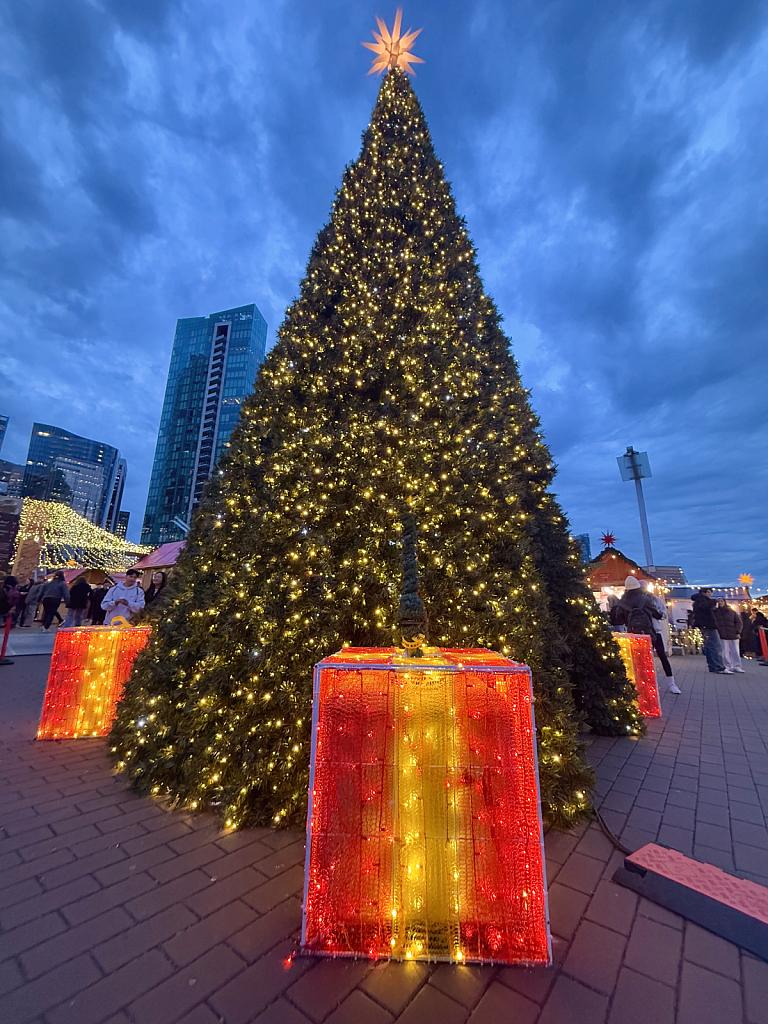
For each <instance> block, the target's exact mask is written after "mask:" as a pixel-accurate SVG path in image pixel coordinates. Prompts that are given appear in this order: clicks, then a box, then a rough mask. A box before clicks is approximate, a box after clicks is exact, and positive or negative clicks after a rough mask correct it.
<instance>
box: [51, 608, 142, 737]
mask: <svg viewBox="0 0 768 1024" xmlns="http://www.w3.org/2000/svg"><path fill="white" fill-rule="evenodd" d="M151 631H152V630H151V627H150V626H137V627H134V628H128V629H119V628H117V627H114V626H85V627H82V628H77V629H60V630H59V631H58V632H57V633H56V641H55V643H54V647H53V655H52V657H51V668H50V671H49V673H48V685H47V687H46V689H45V698H44V700H43V713H42V715H41V716H40V728H39V729H38V731H37V738H38V739H39V740H57V739H65V738H66V739H76V738H78V737H83V736H106V735H107V733H108V732H109V730H110V728H111V727H112V720H113V719H114V717H115V705H116V704H117V702H118V701H119V700H120V697H121V696H122V693H123V687H124V686H125V684H126V682H127V681H128V677H129V676H130V674H131V668H132V667H133V662H134V659H135V658H136V655H137V654H138V653H139V651H140V650H141V649H142V647H144V645H145V644H146V642H147V640H148V638H149V634H150V633H151Z"/></svg>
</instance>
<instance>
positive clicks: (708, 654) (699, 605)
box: [693, 587, 733, 676]
mask: <svg viewBox="0 0 768 1024" xmlns="http://www.w3.org/2000/svg"><path fill="white" fill-rule="evenodd" d="M693 624H694V626H695V627H696V628H697V629H700V630H701V634H702V636H703V637H704V656H705V658H706V659H707V667H708V668H709V671H710V672H715V673H716V674H717V675H726V676H730V675H733V672H732V670H731V669H729V668H728V667H727V665H726V664H725V660H724V658H723V644H722V641H721V640H720V634H719V633H718V631H717V622H716V621H715V602H714V601H713V600H712V588H711V587H700V588H699V592H698V593H697V594H694V595H693Z"/></svg>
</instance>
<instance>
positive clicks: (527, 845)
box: [301, 648, 552, 966]
mask: <svg viewBox="0 0 768 1024" xmlns="http://www.w3.org/2000/svg"><path fill="white" fill-rule="evenodd" d="M425 654H426V656H425V657H424V658H422V659H414V658H409V657H406V656H404V655H403V654H402V652H399V651H398V650H397V649H395V648H389V649H388V648H378V649H376V648H373V649H371V648H346V649H344V650H342V651H340V652H338V653H337V654H336V655H332V656H331V657H330V658H326V659H324V660H323V661H322V662H320V663H319V664H317V665H316V666H315V671H314V679H313V711H312V715H313V717H312V751H311V763H310V786H309V789H310V792H309V807H308V814H307V847H306V860H305V877H304V906H303V917H302V933H301V945H302V948H303V950H304V951H305V952H308V953H315V954H319V955H326V956H355V957H366V958H371V959H397V960H427V961H448V962H453V963H504V964H519V965H521V966H522V965H540V966H544V965H548V964H550V963H551V962H552V944H551V935H550V929H549V909H548V898H547V880H546V865H545V859H544V843H543V824H542V818H541V801H540V788H539V775H538V758H537V751H536V731H535V719H534V702H533V692H532V685H531V673H530V669H529V668H528V667H527V666H526V665H520V664H517V663H515V662H512V661H509V660H508V659H506V658H504V657H502V656H501V655H498V654H495V653H494V652H492V651H487V650H481V649H466V650H464V649H457V650H446V649H436V648H427V649H426V651H425ZM345 676H346V677H349V679H350V680H351V689H350V687H347V691H346V695H345V689H344V684H343V682H342V680H343V679H344V677H345ZM428 677H432V680H433V682H435V683H436V685H437V686H438V688H439V687H440V686H442V688H443V691H444V694H445V693H447V692H448V690H450V702H447V701H446V702H445V703H441V699H440V698H441V694H440V693H436V694H433V695H432V697H435V696H436V697H437V698H438V699H437V700H434V699H432V698H429V699H432V703H431V705H429V706H428V707H426V709H425V708H424V700H425V698H424V694H425V693H426V692H427V691H426V689H425V682H426V680H427V678H428ZM366 684H370V685H369V686H368V688H366ZM375 685H378V687H379V689H378V690H375V689H374V686H375ZM426 685H427V686H429V685H430V683H429V682H426ZM355 688H357V689H359V697H360V700H359V701H358V707H357V708H356V709H355V708H353V707H352V706H351V704H352V703H353V701H349V700H348V697H349V696H350V694H351V693H352V690H354V689H355ZM470 691H474V692H470ZM419 694H420V695H419ZM417 695H419V696H418V700H419V702H420V704H419V710H418V712H417V710H416V708H415V707H414V708H413V709H410V705H409V704H407V703H406V700H408V701H410V700H412V699H416V698H417ZM345 700H347V707H348V708H349V711H350V713H351V718H352V719H356V721H357V723H358V725H359V724H361V723H362V722H365V723H366V724H368V725H369V726H370V728H369V729H368V730H367V731H366V733H365V735H364V736H363V734H362V732H361V731H360V730H359V729H358V733H359V735H357V734H355V733H354V729H353V731H352V732H350V733H349V735H348V736H344V732H345V730H344V725H343V722H342V718H343V713H342V718H340V717H339V713H340V707H341V705H343V703H344V701H345ZM366 701H368V705H367V706H366ZM372 704H375V708H372V706H371V705H372ZM409 709H410V711H411V714H410V715H409ZM483 711H484V714H483V713H482V712H483ZM348 718H349V716H348ZM355 728H356V727H355ZM433 728H434V730H435V739H434V741H433V742H435V743H437V744H438V746H439V751H438V752H437V753H435V752H433V753H432V754H431V755H430V756H431V758H432V760H431V762H430V763H429V764H428V763H427V755H426V754H425V749H426V747H425V743H426V740H427V738H428V737H429V735H430V732H429V730H430V729H433ZM350 737H351V740H350ZM358 740H359V741H360V757H356V756H352V757H350V751H349V743H350V742H353V743H355V742H357V741H358ZM369 741H370V742H369ZM427 745H428V744H427ZM364 746H367V747H368V751H367V754H368V760H364V757H363V747H364ZM416 747H418V749H415V748H416ZM344 748H346V749H344ZM420 757H421V760H419V758H420ZM505 758H506V760H505ZM406 761H407V763H406ZM491 762H493V763H491ZM342 769H343V770H342ZM411 769H413V774H412V780H413V781H412V782H410V783H409V782H408V781H405V782H403V781H402V780H401V776H402V778H403V779H407V773H408V772H409V771H410V770H411ZM376 776H378V777H379V778H380V779H381V788H380V789H379V790H375V784H374V790H371V789H370V785H371V780H372V779H374V778H375V777H376ZM385 776H386V778H385ZM358 779H359V785H358V786H357V796H356V795H355V793H356V780H358ZM366 779H367V780H368V781H367V782H364V780H366ZM365 785H368V786H369V789H368V791H367V792H366V790H365ZM356 800H357V803H358V804H359V808H360V809H359V812H358V810H357V808H356ZM366 804H368V805H371V806H368V807H366V806H365V805H366ZM510 812H514V813H513V814H512V817H511V818H510ZM376 815H378V819H379V824H378V829H375V828H372V827H371V821H372V819H375V818H376ZM364 819H365V821H367V822H368V825H367V827H366V825H365V822H364ZM420 822H421V824H422V825H423V836H421V835H420V832H419V823H420ZM358 825H359V834H358V831H357V829H358ZM441 832H442V835H441V834H440V833H441ZM421 860H423V861H424V864H423V865H422V864H421V863H420V861H421ZM406 861H409V863H406ZM449 862H450V863H449ZM342 865H343V868H344V871H345V872H346V881H344V880H339V879H340V878H341V874H342V872H341V871H340V872H338V874H336V868H337V867H340V866H342ZM430 865H431V870H430ZM374 875H375V876H376V877H375V879H374V878H373V876H374ZM521 879H522V881H521ZM364 902H365V903H366V909H365V910H363V909H362V905H363V903H364ZM355 903H358V904H359V906H358V907H357V908H354V907H353V909H352V910H351V911H350V906H351V905H353V904H355Z"/></svg>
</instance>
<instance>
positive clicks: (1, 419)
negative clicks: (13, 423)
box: [0, 416, 8, 448]
mask: <svg viewBox="0 0 768 1024" xmlns="http://www.w3.org/2000/svg"><path fill="white" fill-rule="evenodd" d="M7 426H8V417H7V416H0V448H2V447H3V441H4V439H5V430H6V427H7Z"/></svg>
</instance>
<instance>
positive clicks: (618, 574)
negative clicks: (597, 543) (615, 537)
mask: <svg viewBox="0 0 768 1024" xmlns="http://www.w3.org/2000/svg"><path fill="white" fill-rule="evenodd" d="M627 576H636V577H637V579H639V580H651V581H653V580H655V579H656V577H655V576H652V575H651V574H650V573H649V572H646V571H645V569H643V568H642V567H641V566H639V565H638V564H637V562H633V561H632V559H631V558H629V557H628V556H627V555H625V554H624V553H623V552H621V551H619V549H618V548H614V547H606V548H603V550H602V551H601V552H600V554H599V555H598V556H597V557H596V558H593V559H592V561H591V562H589V564H588V565H587V567H586V581H587V584H588V586H590V587H592V589H593V590H597V589H598V588H600V587H620V586H623V585H624V580H625V579H626V578H627Z"/></svg>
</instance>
